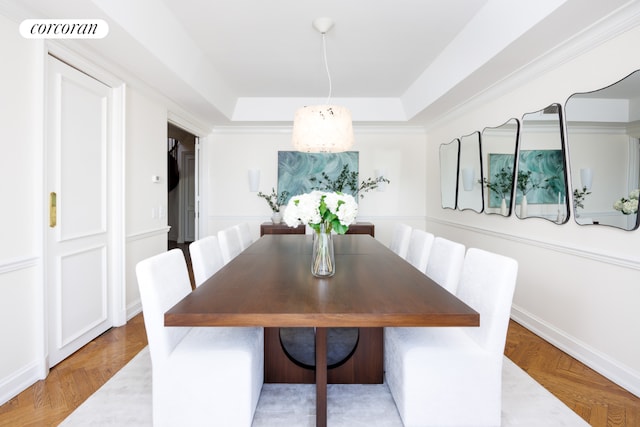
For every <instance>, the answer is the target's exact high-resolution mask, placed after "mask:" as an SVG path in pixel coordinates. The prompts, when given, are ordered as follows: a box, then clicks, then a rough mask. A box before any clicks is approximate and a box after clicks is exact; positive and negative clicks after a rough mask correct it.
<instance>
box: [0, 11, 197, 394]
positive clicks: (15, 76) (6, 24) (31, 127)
mask: <svg viewBox="0 0 640 427" xmlns="http://www.w3.org/2000/svg"><path fill="white" fill-rule="evenodd" d="M0 40H2V43H0V53H1V54H2V57H3V58H11V60H10V62H8V63H7V64H5V66H3V67H1V68H0V129H2V138H1V141H0V145H1V146H2V148H3V153H4V154H3V155H2V156H0V180H1V182H2V186H1V187H0V188H1V190H2V191H1V194H2V199H3V202H2V209H0V230H1V232H0V241H1V242H2V245H0V343H2V351H0V404H2V403H4V402H5V401H7V400H9V399H10V398H12V397H13V396H15V395H16V394H18V393H19V392H20V391H22V390H23V389H25V388H26V387H28V386H29V385H31V384H33V383H34V382H35V381H37V380H38V379H41V378H43V377H44V376H45V375H46V366H47V363H46V360H45V355H46V341H45V337H46V336H47V333H46V323H45V320H44V312H45V307H46V303H45V300H44V295H45V294H46V283H45V282H44V278H43V269H42V265H43V258H42V256H43V249H42V245H43V240H42V239H43V235H44V230H45V228H46V227H47V223H46V212H45V203H46V199H47V197H46V194H44V190H43V184H42V182H43V176H42V169H43V158H42V153H43V147H44V133H43V120H44V117H43V100H44V86H43V85H44V83H43V82H44V69H45V68H44V67H45V65H44V58H45V56H46V45H45V43H43V42H42V41H38V40H26V39H23V38H22V37H21V36H20V34H19V31H18V23H17V22H15V21H13V20H11V19H8V18H6V17H5V16H3V15H2V14H0ZM65 51H66V50H65ZM75 55H76V54H71V56H70V58H71V59H69V58H67V59H69V60H70V62H71V63H72V64H73V58H72V57H76V56H75ZM77 58H78V59H80V61H79V62H81V63H84V62H85V61H87V58H86V57H84V58H83V57H82V56H80V55H77ZM89 62H91V61H90V60H89ZM106 71H107V72H109V70H106ZM125 99H126V102H125V104H126V105H125V106H124V108H125V130H124V135H123V138H125V146H126V149H125V151H126V153H125V158H126V160H125V167H124V168H123V169H124V170H125V188H126V190H125V189H123V191H125V193H126V194H125V198H126V202H125V206H126V207H125V216H126V221H125V222H126V225H125V229H126V231H125V233H126V247H125V248H124V249H125V251H126V252H125V254H126V271H125V273H124V274H125V276H126V277H125V279H124V280H125V283H124V284H122V285H123V286H124V287H125V294H126V306H127V316H128V317H131V316H133V315H135V314H137V313H138V312H139V311H140V303H139V295H138V291H137V282H136V279H135V270H134V269H135V264H136V263H137V262H138V261H139V260H141V259H143V258H146V257H148V256H150V255H153V254H156V253H159V252H162V251H165V250H166V247H167V216H166V208H167V200H166V199H167V193H166V170H167V167H166V140H167V116H168V109H169V108H170V106H172V104H170V103H169V102H167V101H166V100H163V99H162V98H161V97H159V96H157V95H152V94H150V91H148V90H147V89H144V90H139V89H137V88H136V87H135V85H130V86H129V87H128V89H127V90H126V94H125ZM172 107H174V106H172ZM179 112H180V113H182V112H181V111H179ZM185 116H186V115H185ZM186 117H188V116H186ZM152 175H159V176H160V178H161V180H160V184H153V183H152V181H151V176H152ZM154 210H155V211H154ZM153 212H157V217H156V218H154V217H153Z"/></svg>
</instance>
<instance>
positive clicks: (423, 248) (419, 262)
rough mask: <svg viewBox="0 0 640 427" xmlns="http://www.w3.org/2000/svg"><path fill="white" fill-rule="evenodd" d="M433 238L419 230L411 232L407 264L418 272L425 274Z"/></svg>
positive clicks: (415, 229) (431, 235)
mask: <svg viewBox="0 0 640 427" xmlns="http://www.w3.org/2000/svg"><path fill="white" fill-rule="evenodd" d="M434 239H435V236H434V235H433V234H431V233H427V232H426V231H424V230H420V229H419V228H414V229H413V230H412V231H411V239H410V240H409V249H408V250H407V258H406V259H407V262H409V263H410V264H411V265H413V266H414V267H415V268H417V269H418V270H420V271H422V272H423V273H425V272H426V271H427V262H428V261H429V254H430V253H431V246H432V245H433V240H434Z"/></svg>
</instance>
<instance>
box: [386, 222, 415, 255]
mask: <svg viewBox="0 0 640 427" xmlns="http://www.w3.org/2000/svg"><path fill="white" fill-rule="evenodd" d="M410 241H411V227H410V226H408V225H407V224H402V223H399V224H396V226H395V228H394V230H393V236H392V237H391V243H389V249H391V250H392V251H393V252H395V253H396V254H398V256H401V257H402V258H405V259H406V258H407V252H408V251H409V242H410Z"/></svg>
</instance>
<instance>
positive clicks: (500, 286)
mask: <svg viewBox="0 0 640 427" xmlns="http://www.w3.org/2000/svg"><path fill="white" fill-rule="evenodd" d="M517 275H518V263H517V261H516V260H514V259H512V258H509V257H506V256H503V255H498V254H495V253H491V252H487V251H483V250H481V249H476V248H470V249H469V250H468V251H467V254H466V256H465V260H464V267H463V270H462V275H461V277H460V285H459V286H458V291H457V294H456V295H457V297H458V298H460V299H461V300H462V301H464V302H465V304H467V305H468V306H470V307H471V308H473V309H474V310H476V311H477V312H478V313H480V327H478V328H465V332H467V333H468V334H469V335H470V336H471V337H472V338H473V339H474V340H475V341H476V342H477V343H478V345H480V346H481V347H483V348H484V349H485V350H487V351H489V352H491V353H492V354H495V355H497V356H498V357H502V353H503V352H504V345H505V341H506V338H507V328H508V326H509V317H510V314H511V304H512V302H513V293H514V290H515V286H516V278H517Z"/></svg>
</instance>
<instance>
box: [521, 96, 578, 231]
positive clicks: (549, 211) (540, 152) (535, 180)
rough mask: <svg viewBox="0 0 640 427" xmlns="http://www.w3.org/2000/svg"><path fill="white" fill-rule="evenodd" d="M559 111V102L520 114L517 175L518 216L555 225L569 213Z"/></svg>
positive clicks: (561, 222) (563, 221)
mask: <svg viewBox="0 0 640 427" xmlns="http://www.w3.org/2000/svg"><path fill="white" fill-rule="evenodd" d="M564 159H565V155H564V137H563V134H562V112H561V109H560V105H559V104H551V105H549V106H548V107H546V108H544V109H543V110H540V111H536V112H533V113H528V114H525V115H524V116H522V128H521V131H520V144H519V147H518V174H517V178H516V215H517V216H518V218H521V219H524V218H532V217H537V218H545V219H548V220H550V221H553V222H556V223H558V224H563V223H565V222H567V220H568V216H569V210H568V209H567V207H568V199H567V190H566V168H565V161H564Z"/></svg>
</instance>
